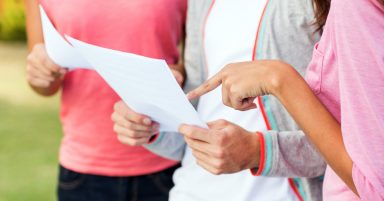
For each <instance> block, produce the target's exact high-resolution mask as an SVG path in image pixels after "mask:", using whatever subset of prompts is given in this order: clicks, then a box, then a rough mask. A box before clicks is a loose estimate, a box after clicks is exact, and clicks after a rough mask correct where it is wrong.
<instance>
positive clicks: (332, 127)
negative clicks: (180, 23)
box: [180, 0, 384, 201]
mask: <svg viewBox="0 0 384 201" xmlns="http://www.w3.org/2000/svg"><path fill="white" fill-rule="evenodd" d="M314 2H315V7H316V10H317V24H318V25H319V28H324V29H323V35H322V38H321V40H320V42H319V43H318V44H317V45H316V46H315V49H314V53H313V58H312V62H311V63H310V65H309V68H308V70H307V74H306V81H305V80H304V79H303V78H302V77H301V76H300V75H299V74H298V73H297V72H296V71H295V70H294V68H293V67H292V66H291V65H289V64H287V63H284V62H283V61H276V60H260V61H254V62H242V63H234V64H230V65H228V66H226V67H225V68H224V69H223V70H221V71H220V72H219V73H217V74H216V75H215V76H213V77H212V78H211V79H210V80H208V81H207V82H206V83H205V84H203V85H202V86H200V87H198V88H197V89H195V90H193V91H192V92H190V93H189V94H188V96H189V98H190V99H193V98H196V97H198V96H201V95H202V94H205V93H207V92H209V91H211V90H212V89H214V88H216V87H218V86H219V85H222V91H223V97H222V100H223V102H224V104H226V105H227V106H230V107H232V108H235V109H237V110H249V109H252V108H255V106H256V105H255V103H254V100H255V97H257V96H261V95H274V96H276V97H277V98H278V99H279V100H280V102H281V103H282V104H283V105H284V106H285V108H286V109H287V110H288V111H289V112H290V114H291V115H292V116H293V117H294V119H295V120H296V121H297V123H298V124H299V125H300V126H301V128H302V129H303V130H304V133H305V134H306V135H307V136H308V137H309V139H310V140H311V141H312V142H313V144H314V145H315V146H316V147H317V149H318V150H319V151H320V153H321V154H322V155H323V157H324V159H325V160H326V161H327V163H328V168H327V171H326V175H325V181H324V189H323V195H324V200H331V201H349V200H366V201H380V200H384V154H383V153H384V1H382V0H354V1H349V0H332V1H331V3H329V1H322V0H315V1H314ZM325 20H326V22H325ZM195 129H197V128H196V127H194V126H190V125H183V126H181V127H180V132H181V133H182V134H183V135H184V136H185V138H186V139H187V140H186V141H187V143H188V144H189V146H190V147H191V148H192V149H193V151H194V152H196V153H199V154H198V155H202V156H203V155H204V157H200V158H197V160H198V162H199V163H202V164H209V163H207V161H209V160H212V159H213V157H212V156H210V155H209V154H204V153H207V152H208V151H207V150H209V149H208V148H209V146H210V145H209V144H210V142H209V136H201V135H199V134H198V132H195ZM218 129H220V130H222V131H225V126H223V128H218ZM223 135H226V134H225V132H223ZM226 140H231V139H230V136H229V137H228V139H226ZM244 151H246V150H239V151H238V152H239V154H244ZM249 160H252V159H249ZM222 162H224V164H225V162H226V161H222ZM231 167H232V166H231V164H226V165H223V166H222V169H224V170H222V171H224V172H225V171H227V172H230V171H231Z"/></svg>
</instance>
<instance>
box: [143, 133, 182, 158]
mask: <svg viewBox="0 0 384 201" xmlns="http://www.w3.org/2000/svg"><path fill="white" fill-rule="evenodd" d="M185 146H186V144H185V142H184V138H183V136H182V135H181V134H179V133H176V132H175V133H168V132H167V133H164V132H162V133H160V134H159V136H158V137H157V139H156V140H155V141H153V142H152V143H150V144H146V145H143V147H145V148H146V149H148V150H149V151H151V152H153V153H155V154H157V155H159V156H162V157H164V158H167V159H171V160H175V161H181V159H182V158H183V156H184V151H185Z"/></svg>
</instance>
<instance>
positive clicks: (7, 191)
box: [0, 43, 62, 201]
mask: <svg viewBox="0 0 384 201" xmlns="http://www.w3.org/2000/svg"><path fill="white" fill-rule="evenodd" d="M25 49H26V47H25V45H24V44H22V43H0V200H1V201H50V200H55V188H56V175H57V151H58V145H59V142H60V138H61V135H62V133H61V129H60V124H59V120H58V97H57V96H56V97H52V98H43V97H39V96H37V95H35V94H34V93H33V92H32V91H31V90H30V89H29V87H28V86H27V84H26V82H25V70H24V69H25V57H26V50H25Z"/></svg>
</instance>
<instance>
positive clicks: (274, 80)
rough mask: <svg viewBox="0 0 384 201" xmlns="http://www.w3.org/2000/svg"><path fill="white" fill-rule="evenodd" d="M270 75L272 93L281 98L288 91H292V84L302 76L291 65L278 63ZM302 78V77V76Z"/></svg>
mask: <svg viewBox="0 0 384 201" xmlns="http://www.w3.org/2000/svg"><path fill="white" fill-rule="evenodd" d="M271 70H272V71H271V73H269V74H268V75H269V80H270V82H269V83H270V86H269V89H270V93H271V94H272V95H274V96H276V97H279V96H281V94H283V93H284V92H285V91H286V90H291V83H292V81H294V80H297V77H298V76H300V75H299V74H298V73H297V71H296V70H295V69H294V68H293V67H292V66H291V65H289V64H287V63H284V62H281V61H276V64H275V66H274V68H272V69H271ZM300 77H301V76H300Z"/></svg>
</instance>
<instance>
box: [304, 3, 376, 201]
mask: <svg viewBox="0 0 384 201" xmlns="http://www.w3.org/2000/svg"><path fill="white" fill-rule="evenodd" d="M331 2H332V3H331V4H332V5H331V10H330V13H329V16H328V21H327V24H326V26H325V30H324V33H323V36H322V38H321V41H320V42H319V44H318V45H317V46H316V48H315V50H314V55H313V60H312V62H311V64H310V66H309V68H308V71H307V77H306V78H307V81H308V83H309V85H310V86H311V87H312V89H313V91H314V92H315V93H316V94H317V95H318V97H319V98H320V99H321V101H322V102H323V104H324V105H325V106H326V107H327V108H328V109H329V111H330V112H331V113H332V114H333V115H334V116H335V117H336V118H337V119H338V121H339V122H340V123H341V128H342V134H343V140H344V144H345V147H346V149H347V151H348V154H349V155H350V157H351V158H352V161H353V169H352V177H353V181H354V184H355V185H356V188H357V191H358V193H359V195H360V199H361V200H366V201H380V200H384V7H383V6H382V5H380V4H379V3H378V2H376V0H332V1H331ZM335 154H337V153H335ZM323 192H324V200H326V201H329V200H331V201H350V200H359V198H358V197H357V196H356V195H355V194H353V192H352V191H350V190H349V188H348V187H347V186H346V185H345V184H344V182H343V181H342V180H341V179H340V178H339V177H338V176H337V175H336V174H335V172H334V171H333V170H332V169H331V168H330V167H328V168H327V171H326V175H325V181H324V190H323Z"/></svg>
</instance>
